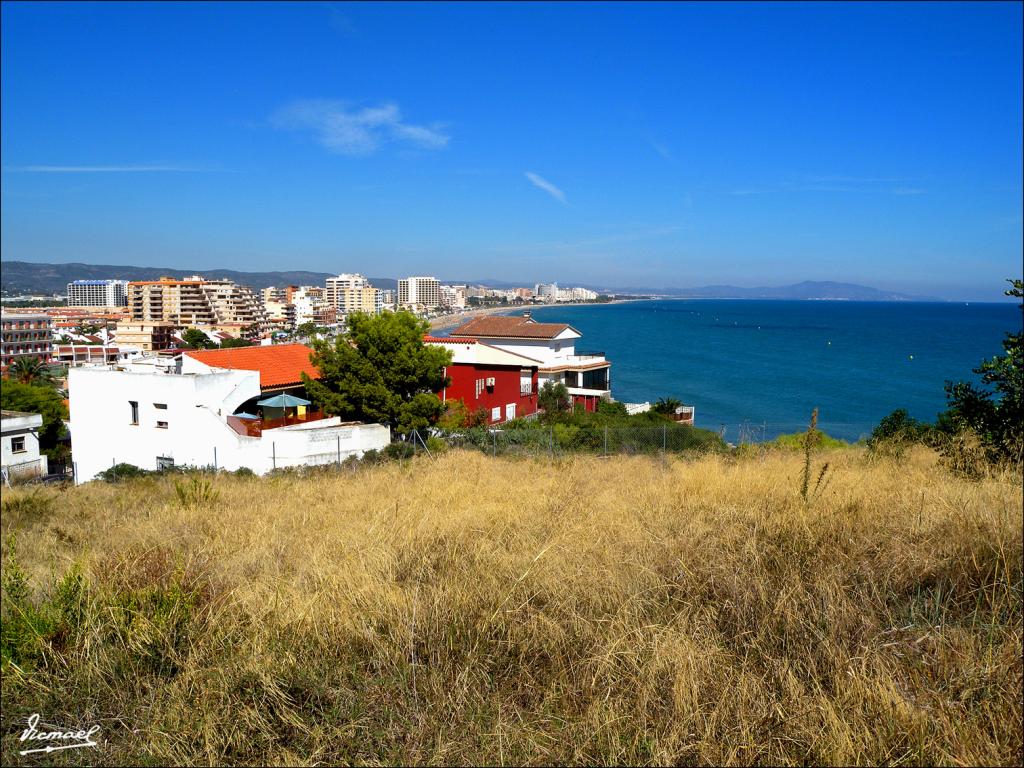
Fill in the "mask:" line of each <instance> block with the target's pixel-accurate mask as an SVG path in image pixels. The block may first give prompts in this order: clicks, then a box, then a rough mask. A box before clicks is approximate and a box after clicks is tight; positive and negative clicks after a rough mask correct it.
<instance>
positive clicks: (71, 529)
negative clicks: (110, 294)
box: [0, 448, 1024, 765]
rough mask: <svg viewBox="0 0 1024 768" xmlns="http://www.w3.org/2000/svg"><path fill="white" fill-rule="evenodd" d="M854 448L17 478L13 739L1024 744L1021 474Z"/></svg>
mask: <svg viewBox="0 0 1024 768" xmlns="http://www.w3.org/2000/svg"><path fill="white" fill-rule="evenodd" d="M824 458H827V460H828V461H829V462H830V467H829V470H828V472H827V474H826V477H825V482H824V483H823V485H824V487H823V488H819V490H818V493H817V494H815V495H812V498H811V500H810V501H809V502H808V503H805V502H804V501H803V499H802V498H801V495H800V476H801V470H802V456H801V455H800V454H799V453H790V452H785V451H772V452H768V453H767V454H765V455H762V456H757V455H752V456H748V457H746V458H740V459H737V458H730V457H727V456H709V457H706V458H700V459H694V460H689V461H686V460H681V459H678V458H671V457H670V458H664V459H663V458H661V457H654V458H650V457H646V458H645V457H636V458H630V457H616V458H610V459H601V458H596V457H584V456H580V457H573V458H565V459H562V460H558V461H555V462H551V461H548V460H545V459H539V460H535V459H519V460H516V459H502V458H496V459H495V458H490V457H486V456H483V455H480V454H477V453H470V452H450V453H448V454H445V455H442V456H439V457H437V458H434V459H431V458H425V457H420V458H417V459H415V460H413V461H406V462H402V463H397V462H395V463H389V464H385V465H378V466H374V467H361V468H357V469H355V470H350V469H348V468H345V469H343V470H338V471H335V472H329V473H328V472H325V473H323V474H320V475H316V476H314V477H307V478H297V477H289V476H279V477H271V478H265V479H258V478H241V477H233V476H221V477H217V478H214V479H211V481H210V483H211V485H210V486H209V487H207V486H205V485H204V484H203V483H204V482H205V481H203V482H199V483H198V484H197V485H196V486H194V487H193V486H190V485H189V484H188V483H189V480H188V479H187V478H186V479H181V478H178V479H177V482H178V483H179V484H181V486H180V487H181V492H180V493H179V492H178V490H176V487H175V478H173V477H170V478H168V477H160V478H143V479H140V480H136V481H132V482H129V483H125V484H121V485H106V484H102V483H92V484H89V485H87V486H83V487H80V488H72V489H68V490H64V491H60V490H57V489H49V488H46V489H42V490H39V491H36V492H35V494H33V493H32V492H31V491H28V490H25V489H15V490H13V491H9V490H4V493H3V534H4V540H5V547H4V549H5V552H4V559H3V571H4V573H3V580H4V589H5V594H4V607H3V617H4V618H3V620H4V635H5V637H4V644H5V647H4V653H5V655H8V656H9V658H10V659H11V660H10V661H5V663H4V665H3V670H2V676H3V677H2V696H3V699H2V703H3V714H2V719H3V742H2V749H3V751H2V755H0V756H2V760H3V763H4V764H40V763H42V762H43V760H42V759H36V756H28V757H21V756H19V754H18V750H19V749H20V748H22V747H23V745H22V744H21V743H20V742H19V741H18V740H17V736H18V734H19V733H20V731H21V729H22V728H23V727H24V722H25V718H26V717H27V716H28V715H29V714H31V713H32V712H39V713H41V714H42V716H43V720H44V722H47V723H52V724H55V725H64V726H67V727H71V726H77V725H79V724H83V725H86V726H87V725H89V724H93V723H96V724H100V725H101V727H102V730H101V732H100V733H99V734H98V737H97V738H99V739H100V741H101V742H102V743H101V745H100V746H99V747H97V748H96V749H77V750H70V751H67V752H63V753H58V754H54V755H49V756H46V757H45V762H46V763H48V764H85V763H89V764H96V763H118V764H150V765H152V764H166V763H178V764H210V763H227V764H267V765H276V764H302V765H312V764H330V763H359V764H396V763H404V764H410V763H411V764H469V763H474V764H481V763H484V764H510V765H514V764H546V763H572V764H581V763H642V764H659V765H665V764H705V763H722V764H726V763H727V764H768V763H772V764H805V763H827V764H852V763H858V764H862V763H863V764H886V765H904V764H915V765H920V764H948V765H965V764H990V765H996V764H1001V765H1014V764H1020V763H1021V761H1022V758H1024V755H1022V736H1021V725H1022V699H1021V697H1022V692H1021V686H1022V657H1021V652H1022V646H1021V644H1022V621H1021V602H1022V601H1021V587H1022V509H1021V477H1020V475H1019V474H1014V473H1006V474H1002V475H995V476H991V477H988V478H986V479H983V480H981V481H967V480H961V479H958V478H956V477H954V476H952V475H950V474H948V473H947V472H946V471H945V470H943V469H942V468H941V467H939V466H938V464H937V461H936V458H935V456H934V454H932V453H931V452H930V451H928V450H926V449H923V448H922V449H917V450H916V451H914V452H911V453H910V454H909V455H908V456H906V457H905V458H903V459H901V460H900V461H899V462H898V463H897V462H896V461H895V460H893V459H891V458H890V459H875V458H872V457H871V456H869V455H867V454H866V453H865V452H864V450H863V449H861V448H849V449H841V450H838V451H832V452H829V454H828V455H827V457H824ZM821 460H823V459H819V460H818V461H817V462H816V464H815V468H817V467H818V466H819V465H820V462H821ZM816 475H817V473H815V476H816ZM812 485H813V478H812ZM206 491H208V493H206ZM204 495H205V497H206V498H203V497H204ZM12 539H13V544H11V542H12ZM12 552H13V556H12V554H11V553H12Z"/></svg>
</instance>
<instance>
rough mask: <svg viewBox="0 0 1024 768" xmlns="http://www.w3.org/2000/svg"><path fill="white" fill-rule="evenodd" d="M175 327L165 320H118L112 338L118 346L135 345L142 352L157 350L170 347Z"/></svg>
mask: <svg viewBox="0 0 1024 768" xmlns="http://www.w3.org/2000/svg"><path fill="white" fill-rule="evenodd" d="M177 327H178V326H176V325H175V324H174V323H166V322H132V321H125V322H120V323H118V324H117V326H116V328H115V330H114V340H115V341H116V342H117V345H118V346H119V347H136V348H138V349H141V350H142V351H144V352H159V351H160V350H162V349H170V347H171V344H172V343H173V342H174V339H173V336H174V331H175V330H176V329H177Z"/></svg>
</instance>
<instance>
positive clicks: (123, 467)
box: [96, 463, 153, 483]
mask: <svg viewBox="0 0 1024 768" xmlns="http://www.w3.org/2000/svg"><path fill="white" fill-rule="evenodd" d="M151 474H153V473H152V472H150V471H149V470H148V469H142V468H141V467H137V466H135V465H134V464H127V463H121V464H114V465H113V466H111V467H110V469H104V470H103V471H102V472H97V473H96V479H97V480H102V481H104V482H106V483H118V482H121V481H122V480H134V479H135V478H138V477H146V476H147V475H151Z"/></svg>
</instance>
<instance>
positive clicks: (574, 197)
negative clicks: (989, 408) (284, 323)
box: [0, 3, 1024, 301]
mask: <svg viewBox="0 0 1024 768" xmlns="http://www.w3.org/2000/svg"><path fill="white" fill-rule="evenodd" d="M3 20H4V24H3V25H2V26H3V29H2V36H3V40H2V41H3V45H2V49H3V50H2V58H3V68H2V69H3V74H2V85H3V93H4V105H5V107H6V109H4V110H3V116H2V121H3V124H2V128H3V130H2V145H3V155H4V164H3V168H2V185H3V187H2V191H3V194H2V215H3V221H4V226H3V228H2V233H0V245H2V247H3V252H4V255H5V259H9V260H22V261H28V262H52V261H63V260H68V261H82V262H90V263H103V264H118V263H122V264H126V265H128V264H140V265H150V266H161V265H167V264H182V263H184V264H188V265H189V266H192V265H195V264H204V263H205V264H213V265H215V266H216V267H217V268H232V269H247V270H275V269H281V268H282V266H283V265H288V266H292V265H296V264H301V265H302V266H303V267H304V268H306V269H310V270H317V271H323V272H332V271H336V270H337V269H338V268H339V265H340V267H341V268H342V269H349V270H358V271H363V272H366V273H374V274H391V275H396V276H400V275H409V274H437V275H440V276H442V277H443V278H444V279H448V278H449V277H453V278H456V277H457V278H459V279H467V280H477V279H481V280H482V279H487V280H490V281H502V282H516V281H520V282H529V279H527V280H524V278H530V279H543V280H547V281H554V282H558V283H560V284H570V285H572V284H580V285H586V284H590V285H599V286H606V287H609V288H620V289H628V288H655V287H657V286H664V287H693V286H706V285H717V284H729V285H737V286H740V287H755V286H777V285H785V284H790V283H796V282H800V281H803V280H813V281H836V282H846V283H854V284H860V285H870V286H874V287H878V288H879V289H883V290H890V291H899V292H904V293H913V294H923V295H928V296H937V297H940V298H946V299H957V300H971V301H976V300H1000V298H1001V292H1002V289H1003V286H1004V280H1005V279H1006V278H1007V277H1015V276H1017V275H1019V270H1020V253H1021V250H1022V247H1024V236H1022V221H1021V213H1020V211H1021V206H1022V198H1021V172H1020V169H1021V164H1022V152H1021V133H1022V117H1021V93H1022V88H1021V72H1020V59H1021V43H1020V37H1021V35H1020V32H1021V9H1020V6H1019V5H1017V4H998V3H997V4H980V5H972V6H957V5H945V4H939V5H934V4H932V5H920V6H905V5H896V4H892V5H884V6H857V5H852V6H851V5H828V6H824V5H822V6H807V7H802V8H790V7H786V6H767V5H765V6H742V5H732V4H730V5H725V6H706V5H685V6H641V7H639V8H635V7H630V8H628V9H627V8H626V7H624V6H621V5H617V4H608V5H600V6H586V7H576V6H560V5H548V6H527V7H525V8H516V7H511V6H470V7H458V6H445V5H433V6H418V7H417V6H378V5H374V4H360V5H346V6H342V7H339V6H332V5H326V4H325V5H299V6H284V5H259V6H251V7H249V8H247V9H245V10H244V12H242V11H240V10H236V9H234V8H232V7H230V6H224V5H217V4H205V5H197V6H159V5H155V6H154V5H137V6H127V7H119V6H113V5H111V6H106V5H92V4H81V5H68V6H42V5H40V6H35V5H31V4H23V5H12V4H6V5H5V6H4V7H3ZM83 25H85V26H84V27H83ZM83 28H85V29H88V31H89V34H87V35H83V34H81V30H82V29H83ZM498 28H500V29H501V30H502V34H501V35H498V34H496V33H495V32H494V30H495V29H498ZM200 29H201V30H202V31H203V34H202V35H198V34H197V33H196V30H200ZM267 46H271V47H272V48H273V50H275V51H277V52H278V53H279V54H280V55H279V56H272V57H268V56H265V55H264V52H265V50H266V49H267ZM525 46H528V47H525ZM52 50H61V51H62V52H63V53H62V56H60V57H52V56H49V54H48V53H47V52H48V51H52ZM522 50H529V51H530V52H531V53H530V56H523V55H522V53H521V51H522ZM446 51H458V52H459V55H458V56H457V57H456V56H450V55H448V54H447V53H445V52H446ZM726 51H727V52H726ZM154 54H155V55H154ZM299 54H301V55H299ZM808 61H811V62H814V66H812V67H808V66H806V62H808ZM339 254H341V255H339ZM371 264H372V265H374V266H373V267H369V266H367V265H371ZM531 276H532V277H531Z"/></svg>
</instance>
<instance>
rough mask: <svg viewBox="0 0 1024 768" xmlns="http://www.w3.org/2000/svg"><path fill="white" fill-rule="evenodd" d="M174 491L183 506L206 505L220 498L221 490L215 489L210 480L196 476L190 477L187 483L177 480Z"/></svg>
mask: <svg viewBox="0 0 1024 768" xmlns="http://www.w3.org/2000/svg"><path fill="white" fill-rule="evenodd" d="M174 493H175V495H176V496H177V497H178V503H179V504H180V505H181V506H183V507H205V506H209V505H210V504H214V503H216V501H217V499H219V498H220V491H218V490H215V489H214V487H213V484H212V483H211V482H210V481H209V480H207V479H206V478H202V477H195V476H193V477H190V478H189V479H188V482H187V483H181V482H178V481H177V480H175V482H174Z"/></svg>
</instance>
